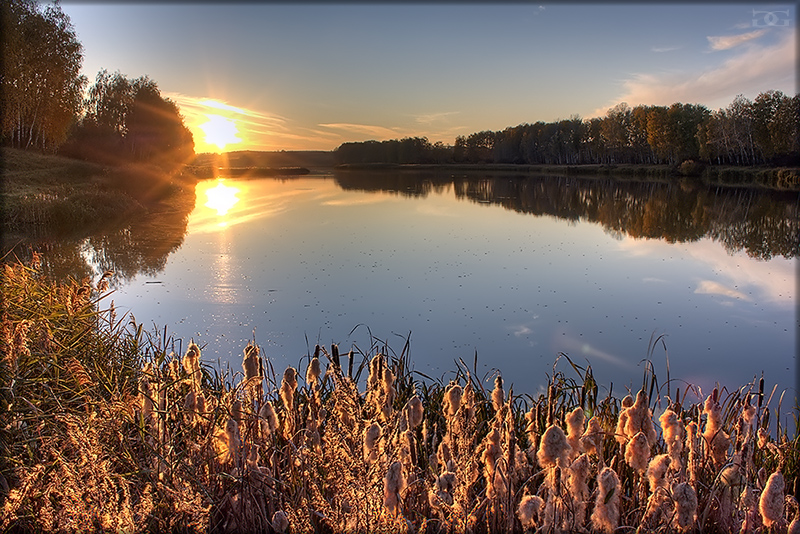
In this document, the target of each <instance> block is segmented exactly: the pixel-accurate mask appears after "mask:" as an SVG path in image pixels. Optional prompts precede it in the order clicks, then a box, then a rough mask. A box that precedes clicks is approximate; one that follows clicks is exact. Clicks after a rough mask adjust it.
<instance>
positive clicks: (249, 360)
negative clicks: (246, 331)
mask: <svg viewBox="0 0 800 534" xmlns="http://www.w3.org/2000/svg"><path fill="white" fill-rule="evenodd" d="M259 352H260V351H259V348H258V345H253V344H252V343H250V342H248V343H247V346H246V347H245V348H244V359H243V360H242V369H243V370H244V381H245V383H247V382H249V381H250V380H253V379H256V378H259V377H260V376H261V362H260V360H261V359H260V358H259Z"/></svg>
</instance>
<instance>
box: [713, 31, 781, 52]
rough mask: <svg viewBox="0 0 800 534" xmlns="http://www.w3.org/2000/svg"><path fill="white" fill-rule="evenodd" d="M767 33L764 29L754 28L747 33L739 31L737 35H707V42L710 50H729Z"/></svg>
mask: <svg viewBox="0 0 800 534" xmlns="http://www.w3.org/2000/svg"><path fill="white" fill-rule="evenodd" d="M766 33H767V30H766V29H763V30H755V31H752V32H747V33H740V34H738V35H718V36H711V35H710V36H708V37H706V38H707V39H708V44H709V45H711V49H712V50H730V49H731V48H734V47H737V46H739V45H741V44H744V43H747V42H750V41H753V40H755V39H758V38H759V37H761V36H763V35H765V34H766Z"/></svg>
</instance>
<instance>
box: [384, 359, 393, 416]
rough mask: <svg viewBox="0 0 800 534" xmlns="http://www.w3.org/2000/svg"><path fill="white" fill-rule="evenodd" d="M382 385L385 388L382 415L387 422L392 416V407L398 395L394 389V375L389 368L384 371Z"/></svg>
mask: <svg viewBox="0 0 800 534" xmlns="http://www.w3.org/2000/svg"><path fill="white" fill-rule="evenodd" d="M381 385H382V387H383V406H382V407H381V415H382V416H383V420H384V421H387V420H388V419H389V417H390V416H391V415H392V405H393V404H394V397H395V394H396V391H395V389H394V373H393V372H392V370H391V369H389V368H388V367H385V368H384V369H383V378H382V380H381Z"/></svg>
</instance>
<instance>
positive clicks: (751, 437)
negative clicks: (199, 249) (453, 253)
mask: <svg viewBox="0 0 800 534" xmlns="http://www.w3.org/2000/svg"><path fill="white" fill-rule="evenodd" d="M39 262H40V258H38V257H37V256H34V258H33V261H32V262H31V263H30V264H28V265H23V264H19V263H16V264H14V263H10V264H8V265H6V266H5V268H4V271H3V273H2V290H3V291H2V294H3V300H2V323H1V324H0V327H2V335H0V343H2V344H3V351H2V354H3V358H2V362H1V364H0V373H1V374H0V388H1V389H0V404H2V406H0V436H1V437H2V439H0V474H2V478H0V488H2V489H0V495H2V496H1V497H0V499H1V500H2V503H0V528H2V529H3V530H5V531H16V532H36V531H87V530H125V531H130V532H150V531H152V532H156V531H158V532H160V531H165V530H169V531H182V532H186V531H197V532H202V531H215V532H228V531H230V532H234V531H242V530H247V531H250V532H431V533H433V532H451V531H471V532H532V531H542V532H553V531H556V530H560V531H593V532H613V531H616V530H618V529H625V528H627V529H631V530H632V529H637V528H638V529H640V530H639V531H648V532H699V531H702V532H732V531H743V532H787V531H790V532H796V530H794V529H797V528H798V521H800V517H798V514H800V511H799V510H798V507H797V492H798V489H800V488H798V474H800V463H798V462H800V439H798V437H797V433H796V428H797V419H796V418H797V408H796V407H795V409H794V410H792V409H791V408H789V405H790V404H791V402H790V398H789V396H788V395H787V396H784V394H782V393H781V392H776V391H774V389H773V390H770V388H769V387H766V386H765V385H764V383H763V381H760V382H757V383H753V384H747V385H745V386H743V387H741V388H738V389H727V388H721V389H715V390H714V391H712V392H701V391H699V389H698V388H696V387H692V386H685V385H683V384H682V383H681V386H680V387H676V382H671V381H670V380H669V377H667V381H666V382H662V381H660V380H659V379H658V377H656V376H655V375H654V374H653V373H652V372H649V371H647V372H645V373H644V376H643V380H642V384H641V387H639V385H638V384H637V385H636V386H635V387H634V389H633V390H631V391H630V392H628V394H625V393H626V392H624V391H623V392H622V393H621V395H622V397H621V398H620V397H619V396H614V395H612V392H611V391H610V390H609V391H607V392H606V391H605V389H604V388H603V386H602V385H599V384H597V383H596V382H595V380H594V378H593V376H592V372H591V368H590V367H587V368H582V367H580V366H577V365H575V364H574V363H572V362H571V361H570V360H569V359H568V357H567V356H566V355H563V356H561V357H560V359H559V361H557V363H559V364H561V365H562V366H563V367H566V369H567V370H568V371H567V372H564V371H560V370H557V366H554V368H553V373H552V376H548V388H547V391H546V392H545V393H543V394H539V395H530V394H527V393H523V394H521V393H520V391H521V390H522V391H524V388H525V384H522V383H515V384H513V385H511V386H509V384H508V383H506V382H504V381H503V379H502V378H501V375H500V374H499V372H498V374H497V376H495V377H494V378H493V380H492V377H488V378H489V380H490V381H491V383H493V385H491V384H490V383H487V381H486V378H487V377H478V376H476V375H475V373H474V368H475V366H474V365H473V367H472V370H471V369H470V367H469V366H468V365H467V364H465V363H464V362H459V363H457V365H456V368H455V369H454V374H453V378H452V380H450V381H449V382H447V383H445V382H444V381H443V380H438V381H437V380H434V379H432V378H429V377H426V376H424V375H421V374H419V373H412V372H410V371H409V354H408V351H407V349H408V346H407V345H406V347H404V348H403V350H402V351H401V353H400V354H399V355H398V354H396V353H394V352H392V351H391V350H389V349H388V347H386V346H385V345H384V344H383V343H382V342H380V341H377V340H376V341H375V343H374V344H373V346H371V347H368V348H365V350H361V349H359V348H358V347H354V350H352V351H350V352H348V353H347V354H345V353H339V350H338V348H337V347H336V346H331V348H330V351H328V350H326V349H325V348H321V347H317V348H316V350H315V351H314V354H310V355H308V356H306V357H305V358H303V359H302V360H301V362H300V365H299V369H295V368H294V367H288V368H287V369H285V370H282V369H278V370H277V373H276V370H275V369H273V367H272V365H271V363H270V360H269V358H268V357H266V356H267V355H264V354H262V351H261V349H260V348H259V347H258V345H256V344H255V343H254V342H253V343H250V344H248V345H247V346H246V347H244V352H243V358H242V370H241V371H236V372H233V371H230V370H229V371H227V372H223V371H222V370H220V369H217V368H214V367H211V366H209V365H208V364H206V363H204V362H203V360H202V355H201V353H202V347H198V346H197V345H195V344H193V343H189V345H188V346H187V347H183V348H181V347H180V345H179V344H178V342H177V340H174V339H171V338H170V337H169V336H168V335H167V333H166V330H164V331H163V332H153V333H148V332H146V331H145V330H144V329H143V328H142V327H141V325H140V324H139V323H136V322H135V321H134V320H133V319H132V318H131V317H118V316H117V315H116V312H115V310H114V307H113V302H112V303H111V304H110V305H108V307H107V308H106V309H103V306H106V305H105V304H104V302H105V300H106V296H105V295H106V289H107V283H108V280H109V277H111V276H113V273H105V274H104V275H103V276H102V277H101V278H100V279H99V280H94V281H93V280H90V279H86V280H83V281H80V282H78V281H74V280H73V281H68V282H66V283H60V284H54V283H51V282H49V281H47V280H46V279H45V278H44V277H43V276H42V275H41V273H40V271H39ZM176 348H177V352H178V353H177V354H176V353H173V351H174V350H176ZM647 369H652V366H648V367H647ZM787 410H788V411H787ZM787 414H792V415H793V417H794V418H795V420H794V426H792V427H791V428H787V426H786V422H787V419H786V418H787Z"/></svg>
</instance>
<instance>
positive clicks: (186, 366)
mask: <svg viewBox="0 0 800 534" xmlns="http://www.w3.org/2000/svg"><path fill="white" fill-rule="evenodd" d="M182 363H183V370H184V371H186V373H187V374H188V375H189V384H190V385H191V387H192V389H193V390H195V391H200V383H201V381H202V374H201V372H200V347H198V346H197V345H196V344H195V343H194V341H192V342H191V343H189V348H188V349H187V350H186V354H185V355H184V357H183V362H182Z"/></svg>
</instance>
